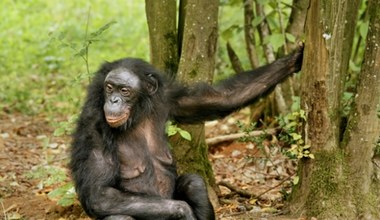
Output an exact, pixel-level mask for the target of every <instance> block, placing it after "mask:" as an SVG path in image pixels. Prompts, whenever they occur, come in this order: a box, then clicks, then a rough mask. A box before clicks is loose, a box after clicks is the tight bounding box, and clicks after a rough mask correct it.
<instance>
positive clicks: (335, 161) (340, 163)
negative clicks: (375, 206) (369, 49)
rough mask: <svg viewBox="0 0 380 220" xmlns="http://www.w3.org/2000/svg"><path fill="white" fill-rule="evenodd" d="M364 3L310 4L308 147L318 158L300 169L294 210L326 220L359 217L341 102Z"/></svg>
mask: <svg viewBox="0 0 380 220" xmlns="http://www.w3.org/2000/svg"><path fill="white" fill-rule="evenodd" d="M358 7H359V1H345V0H337V1H328V0H321V1H310V7H309V11H308V14H307V20H306V46H305V54H304V63H303V67H304V68H303V74H302V88H301V91H302V94H301V107H302V108H303V109H304V110H305V112H306V115H307V120H306V124H305V129H304V137H305V143H306V144H309V145H310V146H311V151H312V152H313V154H314V155H315V159H314V160H310V159H304V160H302V161H301V163H300V166H299V175H300V179H301V181H300V183H299V185H297V186H296V187H295V188H294V190H293V194H292V198H291V205H290V209H291V211H292V212H293V213H296V214H306V215H307V216H315V217H318V218H321V219H325V218H326V219H334V218H343V219H356V217H357V216H356V213H355V210H354V209H352V206H353V204H352V203H351V201H352V198H351V195H350V194H348V193H347V190H348V189H349V187H350V183H351V182H349V181H347V180H349V178H350V176H347V175H346V172H345V171H346V169H347V165H346V164H345V161H344V158H345V153H344V151H343V149H342V148H341V147H340V139H341V134H340V98H341V96H342V88H343V82H344V77H345V74H346V73H347V69H348V62H349V58H350V52H351V47H352V41H353V36H354V30H355V25H353V24H355V23H356V17H357V12H358Z"/></svg>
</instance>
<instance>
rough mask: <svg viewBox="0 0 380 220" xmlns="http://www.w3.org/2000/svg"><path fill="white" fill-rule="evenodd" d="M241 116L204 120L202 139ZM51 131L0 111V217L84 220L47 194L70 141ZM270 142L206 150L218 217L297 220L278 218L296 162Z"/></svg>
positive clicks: (44, 123)
mask: <svg viewBox="0 0 380 220" xmlns="http://www.w3.org/2000/svg"><path fill="white" fill-rule="evenodd" d="M242 115H243V116H242ZM244 118H245V117H244V114H241V113H240V114H235V115H234V116H232V117H229V118H226V119H224V120H221V121H213V122H208V123H207V125H206V131H207V132H206V137H207V138H211V137H216V136H220V135H228V134H232V133H236V132H238V131H239V129H238V127H237V126H236V121H237V120H244ZM54 120H58V119H54ZM53 132H54V128H53V127H52V126H51V123H49V119H48V118H47V117H45V116H33V117H31V116H25V115H21V114H13V115H10V114H5V113H0V219H7V220H11V219H12V220H17V219H61V220H64V219H89V218H88V217H87V216H86V214H85V213H84V212H83V210H82V209H81V207H80V205H79V204H78V203H75V204H74V205H70V206H67V207H62V206H59V205H57V202H56V201H53V200H51V199H50V198H49V197H48V195H47V194H48V193H49V192H51V191H52V190H53V189H55V188H57V187H58V186H59V185H60V184H62V182H64V181H69V178H67V176H66V175H68V172H67V161H68V149H69V146H70V138H69V137H68V136H60V137H54V136H53ZM270 139H271V140H269V139H267V140H263V144H262V145H261V146H260V147H259V146H256V145H255V144H253V143H249V142H239V141H236V140H235V141H232V140H230V141H223V142H220V143H217V144H213V145H211V146H210V153H209V159H210V161H211V163H212V165H213V169H214V173H215V178H216V181H217V183H218V184H219V189H220V192H219V201H220V206H219V207H216V213H217V216H218V219H226V220H228V219H283V220H284V219H303V218H288V217H286V215H284V212H283V207H284V195H287V193H289V192H290V190H291V181H292V178H293V176H294V175H295V169H296V164H295V163H294V161H291V160H289V159H288V158H287V157H285V156H284V155H283V154H282V153H281V147H280V146H277V147H276V143H277V141H276V139H275V138H270ZM41 168H43V169H42V170H45V172H41ZM46 170H48V171H46ZM49 170H50V171H49ZM62 170H63V175H62V174H57V172H58V173H59V172H60V171H62ZM60 178H62V179H60Z"/></svg>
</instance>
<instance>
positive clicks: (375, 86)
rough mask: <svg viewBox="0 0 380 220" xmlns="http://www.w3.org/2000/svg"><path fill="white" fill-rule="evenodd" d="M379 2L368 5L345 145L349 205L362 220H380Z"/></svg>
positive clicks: (375, 1) (373, 0)
mask: <svg viewBox="0 0 380 220" xmlns="http://www.w3.org/2000/svg"><path fill="white" fill-rule="evenodd" d="M379 4H380V0H372V1H369V5H368V13H369V16H370V23H369V30H368V35H367V41H366V42H367V45H366V50H365V54H364V61H363V64H362V70H361V72H360V75H359V84H358V87H357V95H356V97H355V104H354V106H353V108H352V112H351V115H350V118H349V122H348V129H347V130H346V133H345V137H344V141H343V143H342V145H343V147H344V146H345V148H346V150H347V158H346V163H347V168H348V171H347V172H348V174H347V175H348V176H349V177H350V180H351V185H352V188H351V193H350V194H351V195H352V197H353V200H352V203H353V205H354V206H355V211H356V213H357V216H358V217H360V218H361V219H380V198H379V195H380V151H379V149H380V147H379V144H378V141H379V140H380V119H379V115H378V111H379V110H380V16H379V15H380V8H379V7H378V6H379Z"/></svg>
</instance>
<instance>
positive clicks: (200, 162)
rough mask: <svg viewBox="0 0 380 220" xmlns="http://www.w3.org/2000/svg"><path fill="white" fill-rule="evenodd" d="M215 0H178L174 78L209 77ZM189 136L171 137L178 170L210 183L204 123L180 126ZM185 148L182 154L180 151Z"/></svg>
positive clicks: (215, 21)
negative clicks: (178, 36) (178, 43)
mask: <svg viewBox="0 0 380 220" xmlns="http://www.w3.org/2000/svg"><path fill="white" fill-rule="evenodd" d="M218 6H219V2H218V1H217V0H208V1H204V0H186V1H181V7H180V12H182V13H184V14H180V22H179V24H183V27H182V28H179V29H180V30H183V31H180V32H181V33H182V39H181V42H182V46H181V55H180V62H179V68H178V75H177V79H179V80H180V81H182V82H183V83H186V84H191V83H195V82H199V81H206V82H210V83H211V81H212V78H213V74H214V69H215V53H216V42H217V37H218ZM181 127H182V128H183V129H185V130H187V131H189V132H190V133H191V135H192V137H193V139H192V141H191V142H189V141H187V140H184V139H183V138H176V139H175V140H174V142H175V144H174V145H173V152H174V155H175V157H176V158H177V160H178V168H179V172H184V171H186V172H188V171H192V172H196V173H200V174H201V175H203V176H204V177H206V179H208V180H209V182H210V184H211V185H214V183H215V181H214V177H213V173H212V169H211V165H210V163H209V161H208V159H207V153H208V151H207V145H206V143H205V137H204V125H203V124H200V125H191V126H190V125H187V126H181ZM184 152H186V154H184Z"/></svg>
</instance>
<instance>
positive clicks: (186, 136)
mask: <svg viewBox="0 0 380 220" xmlns="http://www.w3.org/2000/svg"><path fill="white" fill-rule="evenodd" d="M179 134H180V135H181V137H183V138H184V139H185V140H188V141H191V134H190V133H189V132H188V131H185V130H182V129H181V130H180V131H179Z"/></svg>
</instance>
